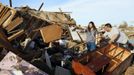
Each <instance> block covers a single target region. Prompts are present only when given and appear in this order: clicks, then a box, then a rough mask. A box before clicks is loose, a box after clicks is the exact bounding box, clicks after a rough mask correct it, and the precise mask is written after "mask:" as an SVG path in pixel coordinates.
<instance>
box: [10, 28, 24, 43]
mask: <svg viewBox="0 0 134 75" xmlns="http://www.w3.org/2000/svg"><path fill="white" fill-rule="evenodd" d="M24 33H25V32H24V30H20V31H19V32H17V33H15V34H13V35H11V36H10V37H8V40H9V41H12V40H14V39H16V38H17V37H19V36H21V35H22V34H24Z"/></svg>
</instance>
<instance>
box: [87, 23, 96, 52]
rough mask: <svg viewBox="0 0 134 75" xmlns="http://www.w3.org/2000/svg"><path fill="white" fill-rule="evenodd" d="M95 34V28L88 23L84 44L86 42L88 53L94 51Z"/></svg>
mask: <svg viewBox="0 0 134 75" xmlns="http://www.w3.org/2000/svg"><path fill="white" fill-rule="evenodd" d="M96 34H97V29H96V27H95V24H94V22H92V21H91V22H89V24H88V27H87V38H86V42H87V49H88V50H89V51H93V50H95V49H96V44H95V41H96Z"/></svg>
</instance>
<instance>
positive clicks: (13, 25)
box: [5, 17, 23, 32]
mask: <svg viewBox="0 0 134 75" xmlns="http://www.w3.org/2000/svg"><path fill="white" fill-rule="evenodd" d="M22 22H23V18H21V17H17V18H15V19H14V20H13V21H12V22H10V23H9V25H8V26H7V27H6V28H5V29H6V30H7V31H8V32H10V31H12V30H13V29H14V28H16V27H17V26H18V25H19V24H21V23H22Z"/></svg>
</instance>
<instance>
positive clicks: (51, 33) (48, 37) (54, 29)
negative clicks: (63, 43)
mask: <svg viewBox="0 0 134 75" xmlns="http://www.w3.org/2000/svg"><path fill="white" fill-rule="evenodd" d="M40 32H41V36H42V38H43V40H44V42H45V43H49V42H52V41H54V40H57V39H60V38H61V35H62V32H63V31H62V28H61V27H60V26H58V25H50V26H46V27H44V28H41V29H40Z"/></svg>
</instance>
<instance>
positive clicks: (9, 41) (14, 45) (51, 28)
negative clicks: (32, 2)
mask: <svg viewBox="0 0 134 75" xmlns="http://www.w3.org/2000/svg"><path fill="white" fill-rule="evenodd" d="M67 13H69V12H62V11H61V12H47V11H39V10H35V9H31V8H29V7H28V6H27V7H16V8H11V7H8V6H4V5H3V4H1V3H0V41H1V42H0V49H1V54H0V56H1V59H3V57H4V56H5V55H6V54H7V53H8V54H9V55H10V54H11V56H10V57H13V56H14V55H15V56H16V55H17V56H19V57H21V58H22V59H24V60H26V61H28V62H29V63H31V64H33V65H35V66H36V67H38V68H39V69H41V70H43V71H44V72H46V73H48V74H55V75H60V74H59V72H57V71H56V73H55V72H54V70H56V69H55V68H58V69H62V70H63V71H67V72H68V70H66V69H64V68H62V67H59V66H63V65H64V64H65V62H64V61H67V60H71V59H72V57H73V56H75V55H76V56H77V54H78V52H79V49H80V48H81V50H83V49H84V48H85V46H84V44H83V43H82V42H81V41H79V42H77V41H76V42H74V40H73V39H75V37H76V36H73V37H72V34H71V32H70V26H76V23H75V20H74V19H73V18H71V17H70V15H69V14H67ZM75 33H76V32H75ZM77 36H78V34H77ZM80 46H82V47H80ZM75 50H76V51H75ZM12 52H13V53H12ZM14 53H15V54H14ZM8 54H7V55H6V57H7V56H8ZM12 54H13V55H12ZM6 57H5V58H6ZM10 57H9V58H10ZM13 58H14V57H13ZM15 58H16V57H15ZM6 60H7V59H6ZM13 60H14V59H13ZM7 61H8V60H7ZM14 61H15V62H17V60H14ZM4 62H6V61H4V59H3V61H2V63H4ZM8 63H9V61H8ZM68 63H70V62H69V61H68ZM17 64H19V63H17ZM66 65H68V64H66ZM9 66H10V67H11V65H9ZM66 67H68V68H69V67H70V66H66ZM0 68H1V69H5V67H3V66H0ZM6 70H10V68H8V69H6ZM20 71H23V70H20ZM68 73H70V72H68ZM32 75H33V74H32ZM67 75H68V74H67Z"/></svg>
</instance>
